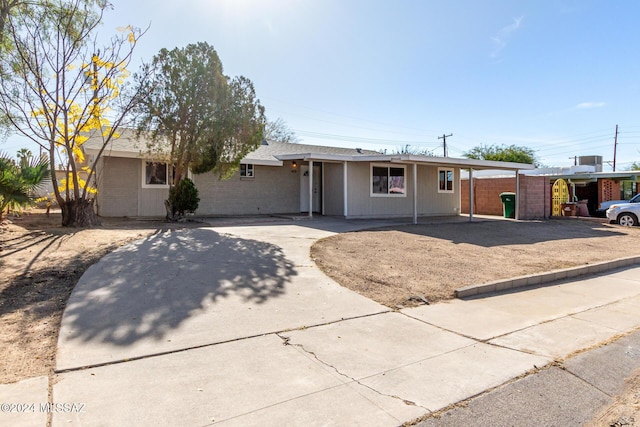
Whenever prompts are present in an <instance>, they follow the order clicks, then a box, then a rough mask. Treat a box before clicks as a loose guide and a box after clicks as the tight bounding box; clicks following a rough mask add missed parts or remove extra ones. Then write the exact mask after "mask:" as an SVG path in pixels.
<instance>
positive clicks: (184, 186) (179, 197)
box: [169, 178, 200, 219]
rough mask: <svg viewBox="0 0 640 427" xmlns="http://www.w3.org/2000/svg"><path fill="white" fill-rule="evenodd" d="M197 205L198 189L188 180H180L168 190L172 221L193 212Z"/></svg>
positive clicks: (198, 199) (198, 200) (198, 198)
mask: <svg viewBox="0 0 640 427" xmlns="http://www.w3.org/2000/svg"><path fill="white" fill-rule="evenodd" d="M199 203H200V197H198V189H197V188H196V186H195V185H194V183H193V181H191V180H190V179H189V178H185V179H183V180H181V181H180V182H178V183H177V184H176V185H175V186H173V187H172V188H171V189H170V190H169V204H170V205H171V213H172V215H173V217H174V219H175V218H181V217H184V215H185V213H186V212H195V210H196V209H198V204H199Z"/></svg>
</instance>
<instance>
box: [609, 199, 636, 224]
mask: <svg viewBox="0 0 640 427" xmlns="http://www.w3.org/2000/svg"><path fill="white" fill-rule="evenodd" d="M607 218H609V221H610V222H612V223H615V224H620V225H623V226H625V227H631V226H633V225H638V218H640V203H620V204H615V205H611V207H610V208H609V209H607Z"/></svg>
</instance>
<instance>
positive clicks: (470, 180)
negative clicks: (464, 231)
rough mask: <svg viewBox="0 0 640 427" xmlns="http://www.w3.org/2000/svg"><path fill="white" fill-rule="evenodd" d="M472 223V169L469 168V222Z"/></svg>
mask: <svg viewBox="0 0 640 427" xmlns="http://www.w3.org/2000/svg"><path fill="white" fill-rule="evenodd" d="M471 221H473V169H471V168H469V222H471Z"/></svg>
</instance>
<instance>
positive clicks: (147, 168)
mask: <svg viewBox="0 0 640 427" xmlns="http://www.w3.org/2000/svg"><path fill="white" fill-rule="evenodd" d="M142 187H144V188H169V168H168V165H167V163H163V162H150V161H144V160H143V162H142Z"/></svg>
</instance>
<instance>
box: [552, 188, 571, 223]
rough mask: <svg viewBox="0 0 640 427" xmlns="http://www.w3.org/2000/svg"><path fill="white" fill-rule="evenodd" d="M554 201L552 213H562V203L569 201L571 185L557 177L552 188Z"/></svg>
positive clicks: (554, 214) (557, 214)
mask: <svg viewBox="0 0 640 427" xmlns="http://www.w3.org/2000/svg"><path fill="white" fill-rule="evenodd" d="M551 194H552V203H551V215H552V216H560V215H562V204H563V203H567V202H568V201H569V186H568V185H567V183H566V182H565V180H564V179H556V182H554V183H553V188H552V190H551Z"/></svg>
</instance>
